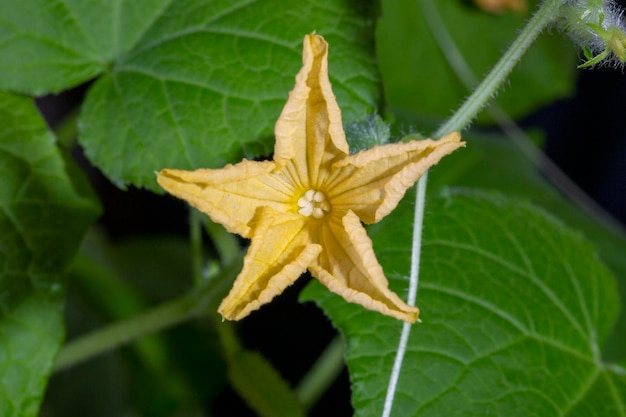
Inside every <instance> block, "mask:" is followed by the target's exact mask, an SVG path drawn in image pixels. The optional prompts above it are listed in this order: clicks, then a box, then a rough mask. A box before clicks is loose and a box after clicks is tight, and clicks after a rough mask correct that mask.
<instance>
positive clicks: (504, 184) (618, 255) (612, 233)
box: [428, 132, 626, 360]
mask: <svg viewBox="0 0 626 417" xmlns="http://www.w3.org/2000/svg"><path fill="white" fill-rule="evenodd" d="M464 139H465V140H466V141H467V147H466V148H465V149H463V151H462V152H457V153H454V154H452V155H450V156H448V157H446V158H444V160H442V161H441V163H440V164H439V165H437V167H436V171H435V172H436V174H435V175H432V176H430V178H429V184H428V190H429V191H431V192H433V193H437V192H440V191H441V190H442V189H443V188H445V187H448V186H453V187H471V188H480V189H488V190H497V191H499V192H502V193H506V194H507V195H508V196H517V197H521V198H524V199H527V200H532V201H533V202H534V203H535V204H537V205H539V206H541V207H543V208H545V209H547V210H548V211H549V212H550V213H552V214H554V215H557V216H558V217H559V219H561V220H562V221H563V222H565V223H566V224H568V225H569V226H570V227H572V228H574V229H576V230H578V231H579V232H580V233H583V234H584V235H585V237H586V238H587V239H589V240H590V241H592V242H593V243H594V244H595V245H596V246H597V247H598V249H599V256H600V258H601V259H602V261H603V262H605V263H606V265H607V266H608V267H609V268H611V270H612V271H613V273H614V274H615V276H616V277H617V278H618V283H619V286H620V295H621V297H622V299H626V258H625V257H624V253H626V236H625V235H624V233H623V232H622V229H621V228H620V227H619V226H616V225H614V224H611V223H607V222H606V220H605V219H602V218H597V216H593V215H590V213H588V212H585V211H584V210H583V209H581V208H579V207H578V206H577V205H575V204H574V203H572V201H571V200H568V199H567V198H566V197H564V194H563V193H562V192H560V191H559V190H557V189H556V188H555V187H554V185H552V184H551V183H549V182H548V181H546V174H545V173H540V172H538V166H544V164H543V163H541V161H537V162H532V161H531V160H530V158H529V157H528V156H527V155H525V154H524V152H523V150H522V149H521V148H520V147H519V146H517V145H516V144H515V143H514V142H513V141H511V140H509V139H508V138H505V137H503V136H499V135H485V134H481V135H476V134H472V133H471V132H468V133H465V134H464ZM544 169H548V168H546V167H545V166H544ZM550 172H553V171H550ZM625 346H626V311H624V310H622V312H621V314H620V317H619V319H618V323H617V325H616V326H615V329H614V331H613V334H612V335H611V339H610V341H609V343H607V344H606V346H605V349H604V353H605V355H606V358H607V359H610V360H621V359H623V358H626V349H625V348H624V347H625Z"/></svg>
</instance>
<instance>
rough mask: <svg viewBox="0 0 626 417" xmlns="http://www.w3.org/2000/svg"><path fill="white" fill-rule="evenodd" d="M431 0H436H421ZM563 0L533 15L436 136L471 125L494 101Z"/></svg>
mask: <svg viewBox="0 0 626 417" xmlns="http://www.w3.org/2000/svg"><path fill="white" fill-rule="evenodd" d="M421 1H423V2H425V3H431V2H432V0H421ZM562 3H563V0H546V1H545V2H544V3H543V4H542V5H541V7H540V8H539V10H537V12H536V13H535V15H534V16H533V17H532V18H531V19H530V21H529V22H528V24H527V25H526V27H525V28H524V30H522V32H520V34H519V35H518V37H517V38H516V39H515V41H514V42H513V44H512V45H511V46H510V47H509V49H508V50H507V51H506V52H505V53H504V55H502V57H501V58H500V60H499V61H498V63H497V64H496V66H495V67H493V69H492V70H491V72H489V74H488V75H487V76H486V77H485V78H484V79H483V81H482V82H481V83H480V84H479V85H478V87H476V89H475V90H474V92H473V93H472V95H470V96H469V97H468V98H467V100H465V102H464V103H463V104H462V105H461V107H460V108H459V109H458V110H457V111H456V112H455V113H454V115H452V117H451V118H450V119H448V120H447V121H446V122H445V123H444V124H443V125H442V126H440V127H439V129H437V131H436V132H435V133H433V137H436V138H439V137H441V136H444V135H445V134H447V133H450V132H454V131H455V130H462V129H464V128H465V127H467V126H468V125H469V124H470V123H471V121H472V120H473V119H474V117H476V116H477V115H478V113H479V112H480V111H481V110H482V109H483V107H485V105H487V103H489V102H490V101H491V99H492V98H493V97H494V95H495V94H496V92H497V91H498V89H499V88H500V86H502V84H503V83H504V81H506V80H507V79H508V77H509V74H510V73H511V71H513V68H515V65H517V63H518V62H519V61H520V60H521V59H522V57H523V56H524V54H525V53H526V52H527V51H528V48H530V46H531V45H532V44H533V42H534V41H535V39H537V36H539V34H540V33H541V32H542V31H543V30H544V29H545V28H546V26H548V25H549V24H550V23H551V22H552V20H553V19H554V18H555V17H556V15H557V12H558V10H559V7H560V6H561V4H562Z"/></svg>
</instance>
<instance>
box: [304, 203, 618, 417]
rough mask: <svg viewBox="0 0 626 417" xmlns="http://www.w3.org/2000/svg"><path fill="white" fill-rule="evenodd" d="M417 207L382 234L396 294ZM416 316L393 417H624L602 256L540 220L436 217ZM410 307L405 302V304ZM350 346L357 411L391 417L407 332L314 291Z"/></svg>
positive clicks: (498, 214) (378, 242) (470, 213)
mask: <svg viewBox="0 0 626 417" xmlns="http://www.w3.org/2000/svg"><path fill="white" fill-rule="evenodd" d="M411 222H412V208H411V204H410V200H408V201H407V200H405V201H404V202H403V203H402V204H401V206H400V207H399V208H398V209H397V210H396V211H395V212H393V213H392V214H391V215H390V216H388V217H387V218H386V219H385V220H384V221H383V222H381V223H379V224H377V225H374V226H373V227H371V228H370V236H372V238H373V241H374V246H375V250H376V253H377V255H378V257H379V260H380V262H381V264H382V265H383V268H384V269H385V272H386V274H387V276H388V277H389V278H391V286H392V288H394V289H395V290H399V289H405V288H406V287H407V285H408V283H407V281H406V278H405V277H406V275H407V272H408V271H409V258H410V255H409V253H410V248H409V247H408V245H407V244H406V243H404V242H410V241H411V236H410V235H411V230H410V228H407V227H406V225H407V224H411ZM424 225H425V229H424V241H423V247H422V265H421V275H420V290H419V294H418V304H419V306H420V308H421V316H420V317H421V319H422V321H423V323H421V324H417V325H414V327H413V328H412V331H411V335H410V338H409V342H408V350H407V354H406V357H405V359H404V365H403V368H402V372H401V374H400V380H399V384H398V388H397V392H396V396H395V403H394V409H393V414H394V415H419V416H452V415H454V416H479V415H481V416H482V415H494V416H524V417H526V416H530V415H541V416H565V415H567V416H609V415H611V416H613V415H615V416H618V415H621V416H623V415H626V410H625V409H624V404H626V394H625V393H626V391H625V390H623V387H624V386H625V385H626V371H625V370H624V369H623V368H620V367H618V366H617V365H610V364H607V363H605V362H603V360H602V358H601V354H600V351H601V347H602V344H603V343H604V341H605V340H606V338H607V335H608V333H609V332H610V330H611V327H612V326H613V324H614V320H615V317H616V315H617V313H618V310H619V304H618V299H617V295H616V286H615V281H614V279H613V277H612V276H611V274H610V273H609V271H608V270H607V269H606V268H605V267H604V266H603V265H602V264H601V263H600V262H599V261H598V260H597V258H596V254H595V249H594V248H593V247H592V246H591V245H590V244H589V243H587V242H586V241H584V240H583V239H582V238H581V237H580V236H579V235H578V234H576V233H573V232H572V231H571V230H569V229H568V228H566V227H565V226H563V225H562V224H561V223H560V222H558V221H556V220H555V219H553V218H552V217H550V216H548V215H547V214H545V213H544V212H543V211H541V210H539V209H537V208H536V207H534V206H532V205H530V204H528V203H525V202H522V201H518V200H511V199H506V198H504V197H500V196H496V195H483V194H478V193H469V192H466V193H463V192H455V191H449V192H448V195H447V196H444V197H442V198H437V199H431V200H429V201H428V204H427V206H426V218H425V221H424ZM400 294H401V296H403V295H404V294H402V291H400ZM305 296H306V297H307V298H309V299H315V300H316V301H317V302H318V303H319V304H320V305H321V306H322V307H323V308H324V310H325V311H326V312H327V313H328V314H329V316H330V317H331V319H332V320H333V323H334V324H335V325H336V326H337V327H338V328H339V329H340V330H341V332H342V333H343V334H344V335H345V337H346V339H347V363H348V367H349V370H350V376H351V380H352V388H353V405H354V407H355V409H356V410H357V413H356V414H357V415H359V416H379V415H380V413H381V410H382V407H383V403H384V398H385V394H386V389H387V384H388V381H389V375H390V372H391V368H392V364H393V360H394V354H395V352H396V350H397V346H398V340H399V334H400V329H401V327H402V324H401V323H400V322H398V321H395V320H392V319H389V318H387V317H383V316H381V315H379V314H376V313H373V312H368V311H364V310H363V309H362V308H360V307H358V306H355V305H351V304H348V303H346V302H345V301H343V300H341V299H339V297H337V296H335V295H333V294H331V293H329V292H328V291H326V290H324V289H323V288H321V286H320V285H315V286H311V287H309V288H307V290H306V295H305Z"/></svg>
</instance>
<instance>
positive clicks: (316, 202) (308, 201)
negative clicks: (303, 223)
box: [298, 190, 330, 219]
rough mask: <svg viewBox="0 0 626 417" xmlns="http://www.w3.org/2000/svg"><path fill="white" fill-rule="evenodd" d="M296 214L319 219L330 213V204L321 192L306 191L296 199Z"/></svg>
mask: <svg viewBox="0 0 626 417" xmlns="http://www.w3.org/2000/svg"><path fill="white" fill-rule="evenodd" d="M298 208H299V209H298V213H300V214H301V215H303V216H305V217H309V216H313V218H314V219H321V218H322V217H324V214H326V213H328V212H329V211H330V203H329V202H328V200H327V199H326V196H325V195H324V193H322V192H321V191H317V190H308V191H306V192H305V193H304V194H302V196H301V197H300V198H299V199H298Z"/></svg>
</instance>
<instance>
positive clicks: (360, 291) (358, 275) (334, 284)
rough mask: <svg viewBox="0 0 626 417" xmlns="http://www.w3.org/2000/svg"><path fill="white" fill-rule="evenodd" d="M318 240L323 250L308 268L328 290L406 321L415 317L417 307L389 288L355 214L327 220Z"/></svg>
mask: <svg viewBox="0 0 626 417" xmlns="http://www.w3.org/2000/svg"><path fill="white" fill-rule="evenodd" d="M319 239H320V243H321V244H322V245H323V246H324V252H323V253H322V254H320V256H319V263H318V264H316V265H313V266H312V267H310V268H309V270H310V271H311V274H313V276H315V277H316V278H317V279H318V280H320V282H322V284H324V285H325V286H326V287H328V289H329V290H331V291H332V292H334V293H337V294H339V295H341V296H342V297H343V298H345V299H346V300H347V301H350V302H353V303H357V304H361V305H362V306H364V307H365V308H368V309H370V310H374V311H378V312H380V313H382V314H385V315H387V316H391V317H395V318H397V319H400V320H404V321H407V322H410V323H414V322H415V321H416V320H417V315H418V313H419V310H418V309H417V308H416V307H411V306H409V305H407V304H406V303H405V302H404V301H402V299H400V297H398V296H397V295H396V294H395V293H393V292H392V291H391V290H390V289H389V283H388V281H387V279H386V278H385V275H384V273H383V269H382V267H381V266H380V264H379V263H378V261H377V260H376V255H375V254H374V250H373V248H372V241H371V240H370V238H369V237H368V236H367V233H366V232H365V229H364V228H363V226H362V225H361V222H360V221H359V218H358V217H357V215H356V214H354V213H353V212H351V211H348V213H347V214H346V215H345V216H344V217H343V219H342V222H341V224H338V223H336V222H332V221H330V222H328V223H327V227H324V228H321V230H320V237H319Z"/></svg>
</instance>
